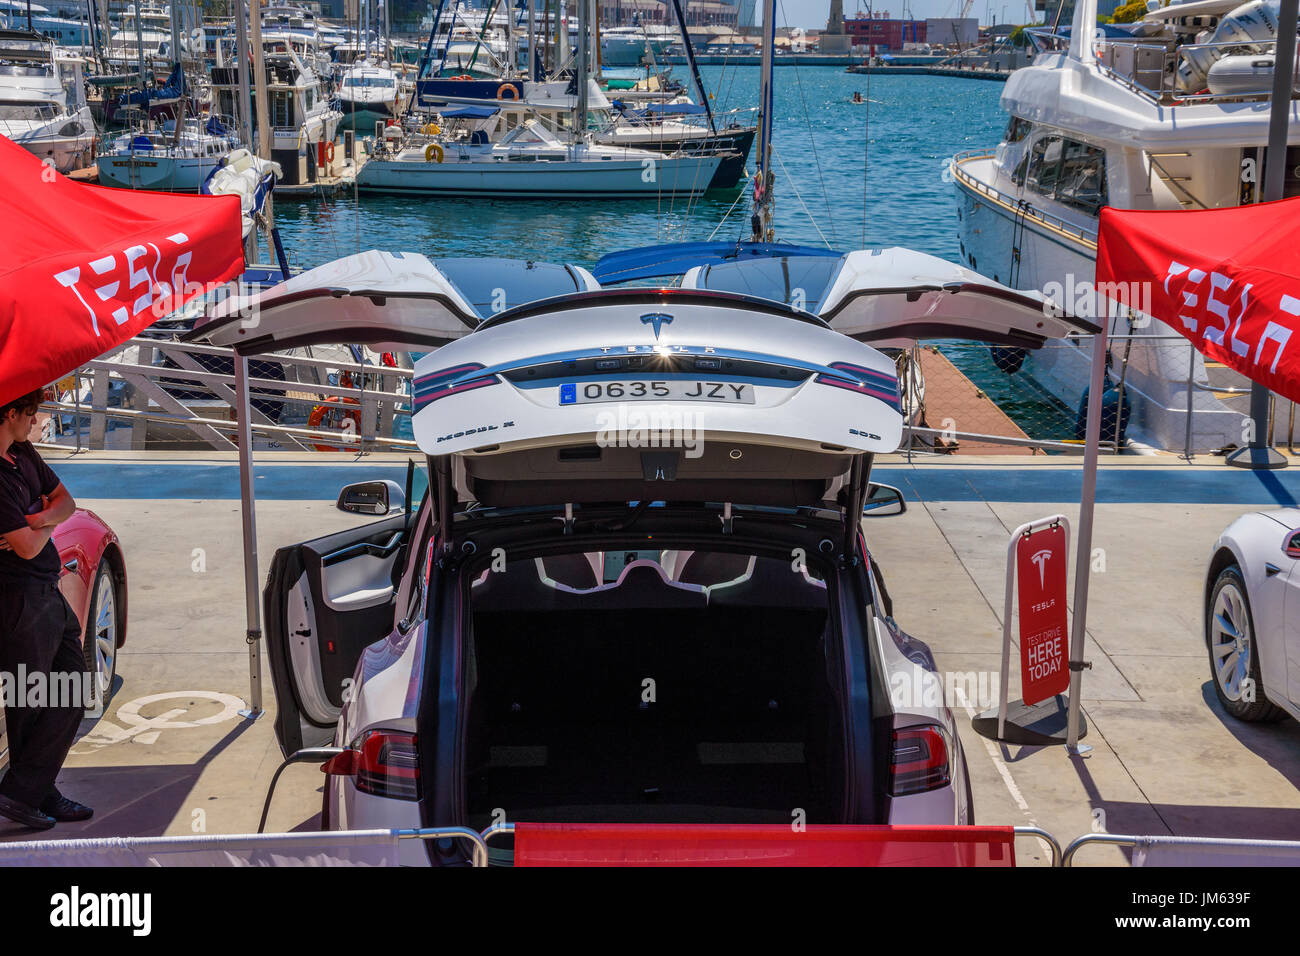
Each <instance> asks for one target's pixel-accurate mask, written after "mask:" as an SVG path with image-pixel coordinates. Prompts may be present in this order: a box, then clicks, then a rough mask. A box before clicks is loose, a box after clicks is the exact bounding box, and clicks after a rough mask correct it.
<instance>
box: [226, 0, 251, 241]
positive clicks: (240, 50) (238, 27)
mask: <svg viewBox="0 0 1300 956" xmlns="http://www.w3.org/2000/svg"><path fill="white" fill-rule="evenodd" d="M217 44H218V46H219V45H220V44H221V40H220V39H218V40H217ZM250 55H251V54H250V51H249V49H248V22H247V20H246V19H245V17H244V0H240V2H239V7H238V9H237V10H236V11H235V61H236V65H237V67H238V72H239V95H238V96H236V97H235V109H236V110H237V112H236V114H235V120H236V121H237V122H238V123H239V132H240V135H241V136H242V137H243V140H244V145H245V146H247V147H248V148H249V149H250V150H251V149H254V148H255V146H254V144H253V116H252V112H251V107H252V104H251V94H250V90H249V86H250V78H249V57H250ZM244 261H245V262H256V261H257V231H256V230H249V233H248V238H247V239H246V240H245V241H244Z"/></svg>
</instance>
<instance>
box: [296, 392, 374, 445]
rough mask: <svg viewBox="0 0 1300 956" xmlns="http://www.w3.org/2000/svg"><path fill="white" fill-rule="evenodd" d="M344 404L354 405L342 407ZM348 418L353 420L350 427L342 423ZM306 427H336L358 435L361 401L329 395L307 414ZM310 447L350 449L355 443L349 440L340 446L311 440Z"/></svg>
mask: <svg viewBox="0 0 1300 956" xmlns="http://www.w3.org/2000/svg"><path fill="white" fill-rule="evenodd" d="M345 405H346V406H355V407H349V408H344V407H343V406H345ZM348 420H351V421H352V422H353V427H352V428H349V427H348V426H347V425H345V424H344V422H345V421H348ZM336 422H337V423H338V424H337V425H336V424H335V423H336ZM307 427H308V428H311V429H313V430H315V429H330V428H337V429H338V430H339V431H350V432H351V433H352V434H353V435H357V436H360V435H361V403H360V402H358V401H357V400H356V399H355V398H340V397H339V396H337V395H331V396H330V397H329V398H327V399H325V401H323V402H321V403H320V404H319V405H317V406H316V407H315V408H313V409H312V410H311V414H310V415H308V416H307ZM312 447H313V448H315V449H316V450H317V451H351V450H352V449H353V448H354V447H355V443H352V442H349V443H348V444H347V445H343V446H340V445H326V444H323V443H322V442H312Z"/></svg>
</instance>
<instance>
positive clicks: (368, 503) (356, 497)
mask: <svg viewBox="0 0 1300 956" xmlns="http://www.w3.org/2000/svg"><path fill="white" fill-rule="evenodd" d="M337 507H338V509H339V511H346V512H348V514H354V515H381V516H382V515H390V514H396V513H398V512H401V511H404V510H405V509H406V496H405V495H404V494H403V493H402V488H401V486H400V485H399V484H398V483H397V482H395V481H391V480H389V479H387V478H385V479H384V480H382V481H358V482H356V483H355V484H351V485H344V486H343V490H342V491H340V492H339V500H338V505H337Z"/></svg>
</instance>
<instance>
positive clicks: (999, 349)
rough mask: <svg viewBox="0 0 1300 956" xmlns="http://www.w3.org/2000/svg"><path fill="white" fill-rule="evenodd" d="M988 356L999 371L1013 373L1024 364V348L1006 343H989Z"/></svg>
mask: <svg viewBox="0 0 1300 956" xmlns="http://www.w3.org/2000/svg"><path fill="white" fill-rule="evenodd" d="M989 356H990V357H991V358H992V359H993V364H994V365H995V366H996V367H997V370H998V371H999V372H1005V373H1006V374H1007V375H1014V374H1015V373H1016V372H1019V371H1020V366H1022V365H1024V364H1025V350H1024V349H1021V348H1015V347H1014V346H1006V345H990V346H989Z"/></svg>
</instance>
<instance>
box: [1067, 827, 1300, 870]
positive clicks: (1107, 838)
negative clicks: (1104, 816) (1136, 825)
mask: <svg viewBox="0 0 1300 956" xmlns="http://www.w3.org/2000/svg"><path fill="white" fill-rule="evenodd" d="M1098 845H1104V846H1120V847H1131V848H1132V849H1134V850H1136V851H1142V850H1145V849H1152V848H1163V849H1173V848H1181V849H1184V850H1196V849H1198V848H1199V849H1202V850H1227V851H1233V850H1236V851H1239V852H1240V853H1241V854H1242V855H1244V856H1246V857H1249V856H1250V855H1251V851H1274V852H1276V851H1285V852H1287V853H1289V854H1291V855H1293V856H1294V858H1295V859H1296V860H1297V861H1300V841H1294V840H1242V839H1233V838H1228V837H1223V838H1220V837H1179V836H1126V835H1121V834H1114V833H1086V834H1084V835H1083V836H1081V837H1078V838H1077V839H1075V840H1073V841H1072V842H1071V843H1070V845H1069V846H1067V847H1066V848H1065V853H1064V854H1063V855H1062V857H1061V866H1063V867H1069V866H1073V865H1074V858H1075V857H1076V856H1077V855H1078V853H1079V851H1080V850H1082V849H1084V848H1085V847H1089V846H1098ZM1221 865H1230V864H1221ZM1237 865H1241V864H1237Z"/></svg>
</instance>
